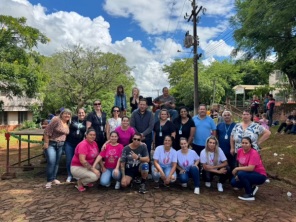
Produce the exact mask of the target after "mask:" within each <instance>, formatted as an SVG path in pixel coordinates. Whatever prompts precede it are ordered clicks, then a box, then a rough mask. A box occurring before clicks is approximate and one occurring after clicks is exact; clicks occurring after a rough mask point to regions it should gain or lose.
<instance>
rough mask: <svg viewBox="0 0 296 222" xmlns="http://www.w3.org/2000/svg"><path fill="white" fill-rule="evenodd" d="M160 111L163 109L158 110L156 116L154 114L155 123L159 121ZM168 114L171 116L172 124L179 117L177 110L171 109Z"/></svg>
mask: <svg viewBox="0 0 296 222" xmlns="http://www.w3.org/2000/svg"><path fill="white" fill-rule="evenodd" d="M160 110H161V109H158V110H156V111H155V114H154V122H155V123H156V122H157V121H158V120H159V113H160ZM168 112H169V114H170V120H171V121H172V122H173V121H174V119H176V118H177V117H178V116H179V114H178V112H177V110H175V109H169V110H168Z"/></svg>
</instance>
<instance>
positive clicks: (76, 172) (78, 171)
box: [71, 166, 99, 186]
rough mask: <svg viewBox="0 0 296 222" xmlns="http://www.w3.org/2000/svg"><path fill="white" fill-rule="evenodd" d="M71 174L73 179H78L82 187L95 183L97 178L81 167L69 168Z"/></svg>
mask: <svg viewBox="0 0 296 222" xmlns="http://www.w3.org/2000/svg"><path fill="white" fill-rule="evenodd" d="M71 173H72V175H73V176H74V177H75V178H79V180H80V181H81V183H82V185H83V186H86V185H87V184H89V183H93V182H96V181H97V180H98V179H99V177H98V176H97V175H96V174H95V173H94V172H92V171H90V170H88V169H86V168H85V167H83V166H71Z"/></svg>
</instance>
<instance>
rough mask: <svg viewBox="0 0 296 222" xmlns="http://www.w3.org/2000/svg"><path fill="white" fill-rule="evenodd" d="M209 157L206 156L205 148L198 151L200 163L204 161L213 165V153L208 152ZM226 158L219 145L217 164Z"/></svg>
mask: <svg viewBox="0 0 296 222" xmlns="http://www.w3.org/2000/svg"><path fill="white" fill-rule="evenodd" d="M208 155H209V158H207V154H206V149H203V150H202V151H201V153H200V162H201V163H202V164H204V163H206V164H208V165H210V166H214V160H215V153H213V152H208ZM225 160H227V158H226V156H225V154H224V152H223V150H222V149H221V148H220V147H219V157H218V164H220V163H222V162H224V161H225Z"/></svg>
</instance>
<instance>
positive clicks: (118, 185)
mask: <svg viewBox="0 0 296 222" xmlns="http://www.w3.org/2000/svg"><path fill="white" fill-rule="evenodd" d="M119 189H120V182H119V181H116V184H115V190H119Z"/></svg>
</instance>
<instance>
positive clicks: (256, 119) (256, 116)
mask: <svg viewBox="0 0 296 222" xmlns="http://www.w3.org/2000/svg"><path fill="white" fill-rule="evenodd" d="M259 120H260V118H259V114H255V116H254V118H253V121H254V122H255V123H259Z"/></svg>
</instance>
